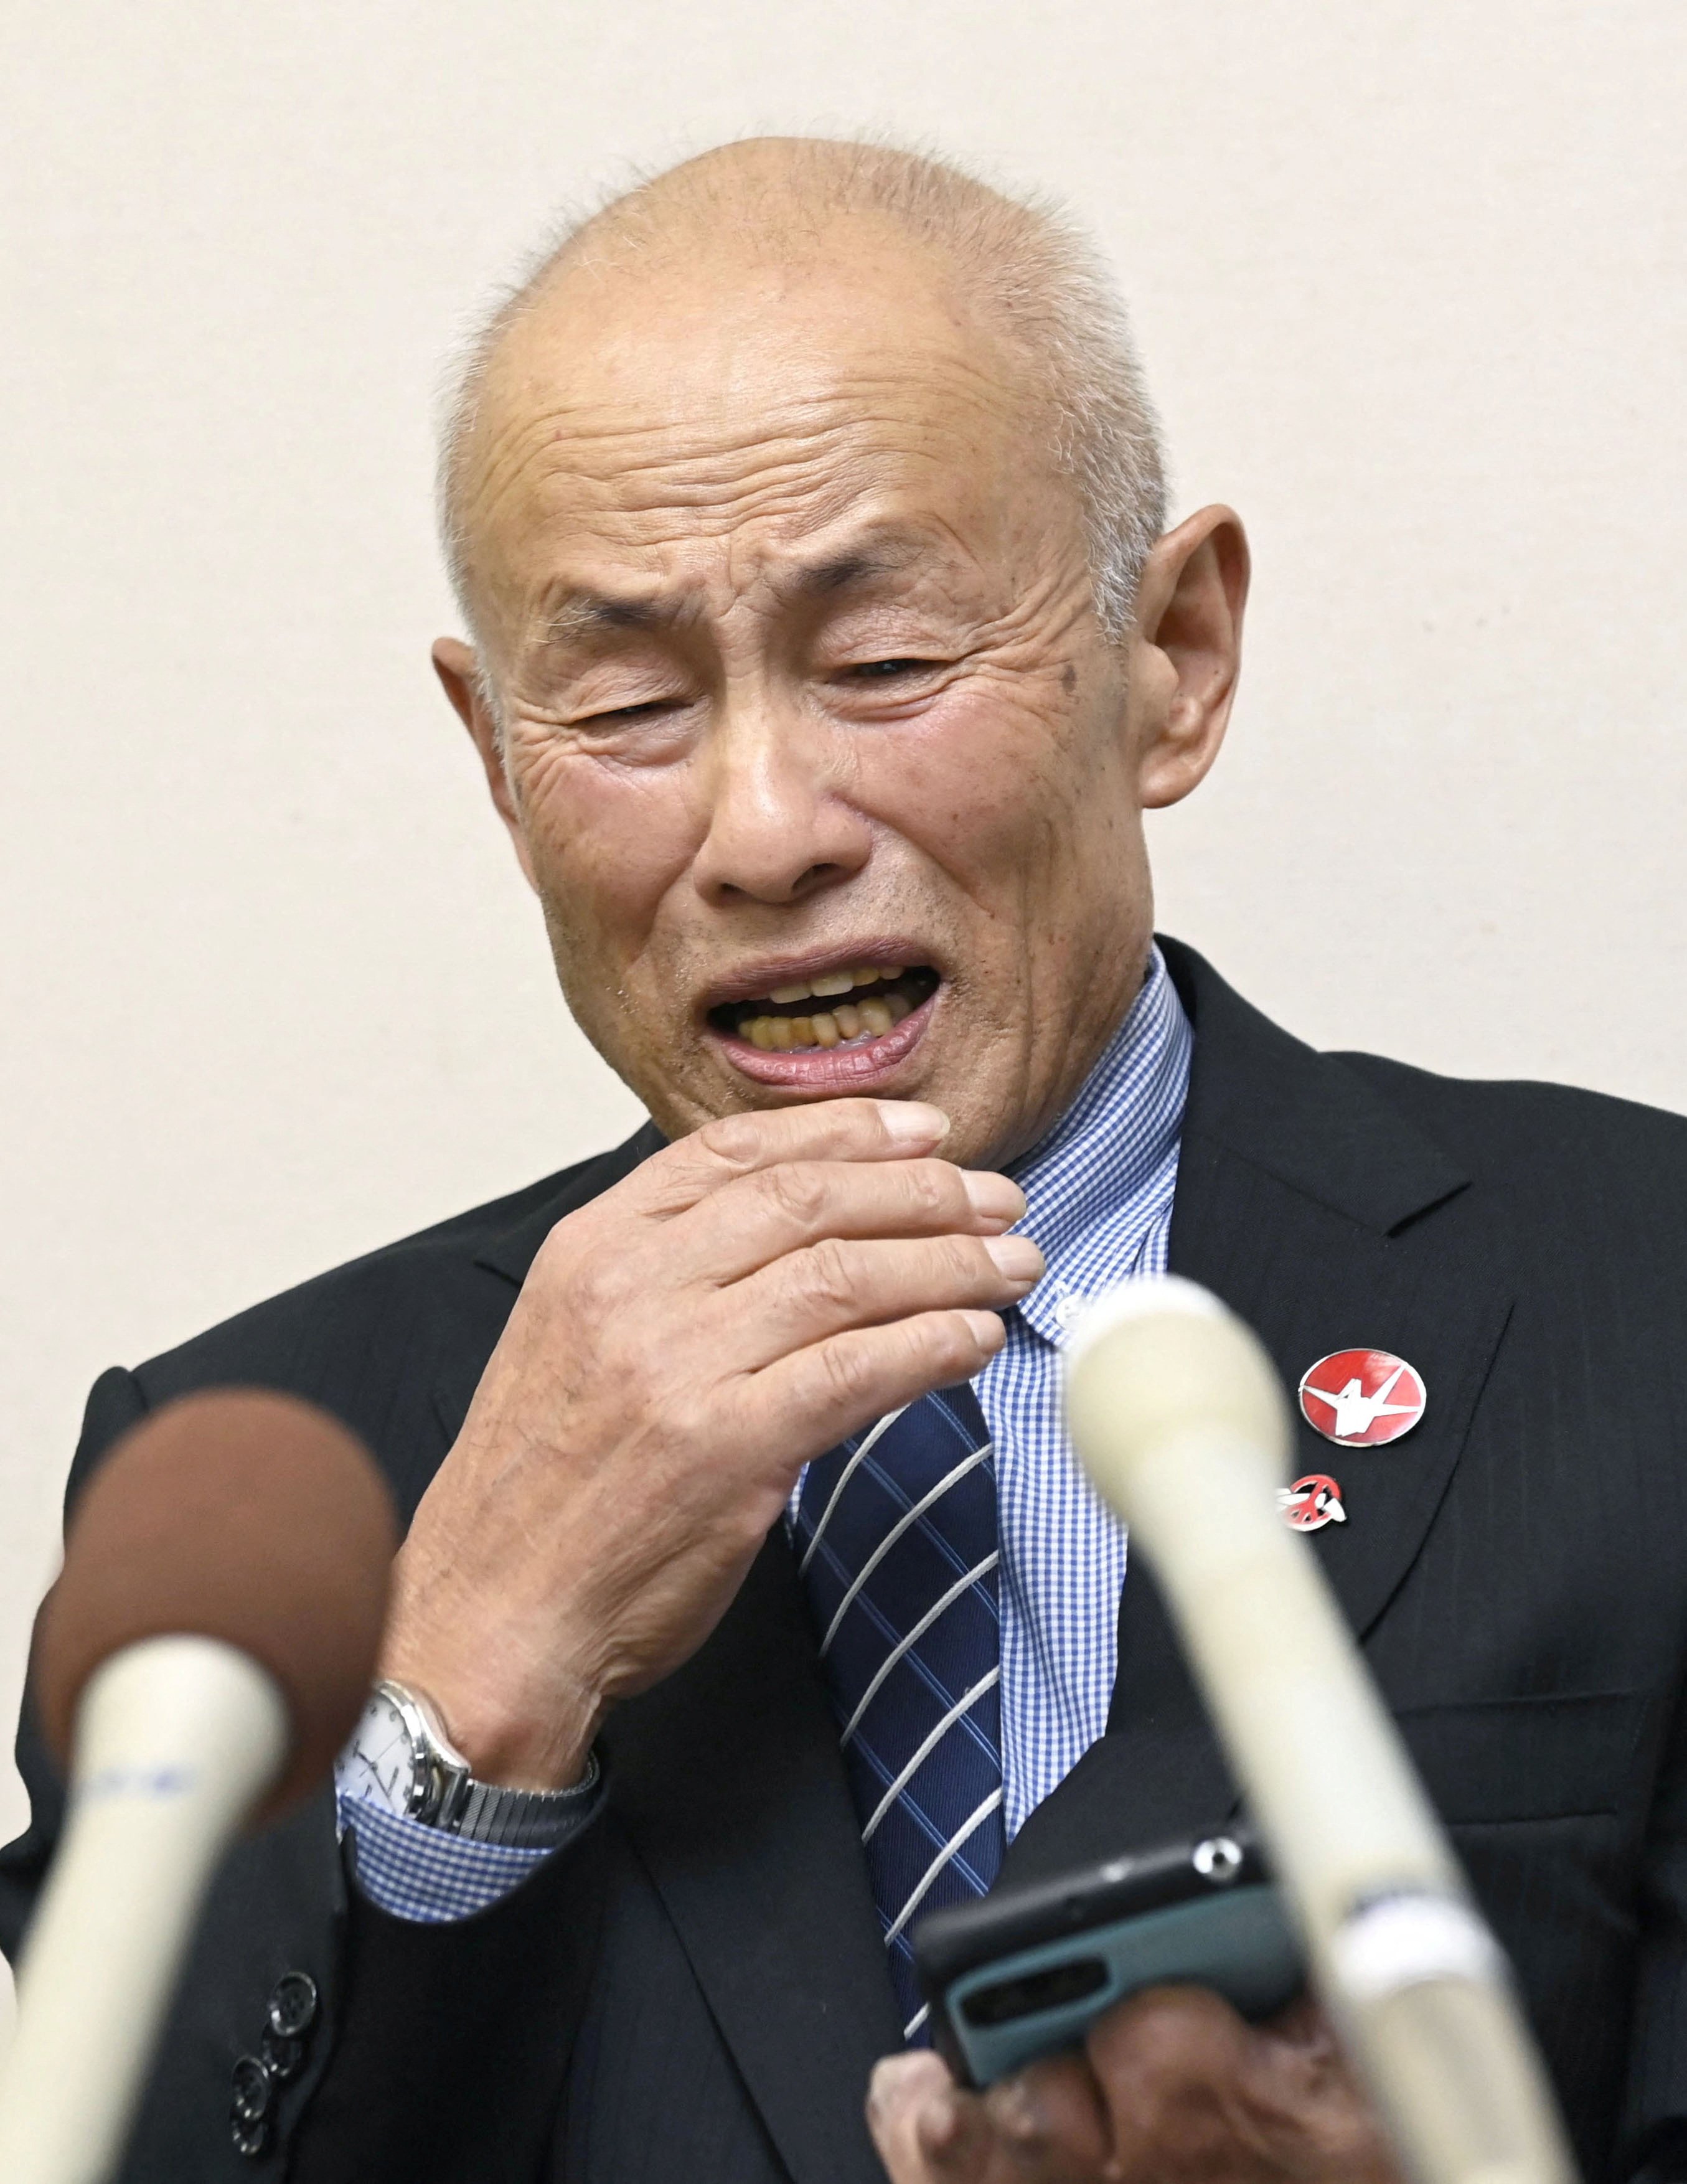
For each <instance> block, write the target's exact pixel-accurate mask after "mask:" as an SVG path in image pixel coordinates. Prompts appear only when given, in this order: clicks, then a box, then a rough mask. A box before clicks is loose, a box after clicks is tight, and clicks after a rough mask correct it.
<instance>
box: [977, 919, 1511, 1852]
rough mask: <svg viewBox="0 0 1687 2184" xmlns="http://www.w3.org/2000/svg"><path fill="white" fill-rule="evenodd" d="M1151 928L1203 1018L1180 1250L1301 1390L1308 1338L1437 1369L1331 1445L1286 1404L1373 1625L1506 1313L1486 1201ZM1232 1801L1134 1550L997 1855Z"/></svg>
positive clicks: (1440, 1481) (1196, 1817)
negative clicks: (1401, 1427) (1394, 1424)
mask: <svg viewBox="0 0 1687 2184" xmlns="http://www.w3.org/2000/svg"><path fill="white" fill-rule="evenodd" d="M1161 945H1162V947H1163V948H1164V949H1165V951H1166V958H1167V961H1168V964H1169V965H1170V967H1171V968H1172V974H1173V977H1174V978H1176V980H1177V983H1178V989H1179V991H1180V993H1181V995H1183V1001H1184V1006H1185V1007H1186V1008H1188V1010H1189V1014H1190V1016H1191V1018H1192V1020H1193V1021H1194V1026H1195V1047H1194V1067H1193V1073H1192V1076H1191V1082H1190V1088H1189V1108H1188V1112H1187V1115H1186V1117H1185V1122H1184V1128H1183V1150H1182V1152H1181V1155H1180V1157H1179V1162H1178V1194H1177V1200H1176V1204H1175V1206H1174V1210H1173V1214H1172V1238H1171V1255H1170V1263H1171V1270H1172V1272H1173V1273H1179V1274H1183V1275H1187V1276H1188V1277H1189V1279H1192V1280H1194V1281H1198V1282H1201V1283H1203V1284H1205V1286H1206V1287H1207V1288H1209V1289H1211V1290H1213V1291H1215V1292H1216V1293H1217V1295H1219V1296H1221V1297H1222V1298H1223V1300H1224V1301H1225V1302H1226V1303H1227V1304H1228V1305H1229V1306H1230V1307H1231V1308H1232V1310H1233V1311H1234V1312H1238V1313H1239V1314H1240V1316H1241V1317H1242V1318H1244V1319H1245V1320H1246V1321H1247V1322H1248V1323H1249V1324H1250V1326H1252V1327H1253V1328H1254V1329H1256V1332H1257V1333H1258V1334H1259V1335H1260V1336H1261V1340H1263V1341H1264V1343H1265V1345H1266V1347H1267V1350H1268V1351H1270V1352H1271V1355H1272V1358H1273V1360H1274V1361H1275V1362H1276V1365H1277V1368H1278V1372H1279V1373H1281V1374H1282V1376H1283V1382H1284V1384H1285V1386H1286V1387H1287V1389H1288V1390H1289V1391H1290V1393H1291V1396H1292V1394H1293V1391H1294V1389H1295V1388H1296V1386H1297V1385H1298V1384H1299V1381H1300V1376H1301V1374H1302V1373H1305V1372H1306V1369H1307V1368H1308V1367H1309V1366H1311V1365H1312V1364H1313V1363H1314V1362H1316V1361H1317V1359H1319V1358H1321V1357H1325V1356H1328V1354H1329V1353H1330V1352H1332V1351H1339V1350H1346V1349H1356V1348H1360V1347H1371V1348H1376V1349H1382V1350H1389V1351H1394V1352H1395V1355H1397V1356H1399V1357H1404V1358H1406V1359H1407V1360H1408V1361H1409V1362H1411V1364H1412V1365H1414V1366H1416V1367H1417V1370H1418V1371H1419V1372H1420V1373H1422V1375H1423V1380H1424V1384H1425V1386H1426V1389H1427V1390H1428V1406H1427V1408H1426V1410H1425V1413H1424V1416H1423V1420H1422V1422H1421V1423H1420V1424H1418V1425H1417V1426H1416V1427H1415V1428H1414V1429H1412V1431H1411V1433H1410V1434H1409V1435H1405V1436H1403V1437H1402V1438H1401V1439H1400V1440H1398V1441H1396V1442H1394V1443H1392V1444H1390V1445H1389V1446H1385V1447H1382V1448H1378V1449H1373V1450H1356V1449H1348V1448H1339V1447H1337V1446H1334V1445H1333V1443H1332V1442H1330V1441H1328V1440H1324V1439H1323V1438H1322V1435H1319V1434H1317V1432H1315V1431H1314V1430H1313V1429H1312V1428H1311V1426H1309V1425H1308V1424H1306V1422H1305V1420H1304V1419H1302V1418H1300V1417H1299V1414H1298V1412H1297V1414H1296V1435H1297V1438H1296V1446H1295V1452H1294V1459H1293V1461H1294V1467H1295V1469H1294V1475H1295V1476H1300V1475H1302V1474H1306V1473H1309V1472H1323V1473H1326V1474H1329V1475H1330V1476H1332V1477H1333V1478H1334V1479H1337V1480H1338V1481H1339V1485H1340V1487H1341V1490H1342V1498H1343V1501H1344V1503H1345V1507H1346V1510H1347V1515H1348V1521H1347V1522H1346V1523H1345V1524H1331V1525H1328V1526H1326V1527H1325V1529H1323V1530H1322V1531H1321V1532H1318V1533H1316V1534H1314V1535H1311V1545H1312V1547H1313V1550H1314V1552H1316V1553H1317V1556H1318V1557H1319V1559H1320V1561H1321V1562H1322V1564H1323V1567H1324V1569H1325V1571H1326V1573H1327V1574H1328V1577H1329V1579H1330V1580H1331V1583H1332V1585H1333V1587H1334V1590H1335V1592H1336V1595H1337V1597H1338V1598H1339V1601H1340V1602H1341V1605H1342V1607H1343V1609H1344V1611H1345V1613H1346V1616H1347V1618H1348V1620H1349V1622H1350V1624H1352V1626H1353V1628H1354V1630H1355V1631H1356V1634H1357V1635H1359V1636H1360V1637H1361V1639H1362V1638H1363V1637H1364V1636H1365V1635H1366V1634H1367V1632H1368V1631H1369V1630H1371V1629H1372V1627H1373V1626H1374V1624H1376V1622H1377V1620H1378V1618H1379V1617H1380V1616H1381V1615H1382V1613H1384V1609H1385V1608H1386V1607H1387V1606H1388V1603H1389V1600H1390V1599H1391V1598H1392V1597H1393V1596H1394V1594H1395V1591H1397V1590H1398V1588H1399V1587H1400V1585H1401V1583H1402V1582H1403V1581H1404V1580H1405V1578H1406V1574H1407V1573H1408V1571H1409V1570H1410V1569H1411V1565H1412V1563H1413V1562H1414V1561H1415V1560H1416V1559H1417V1554H1418V1552H1419V1551H1420V1549H1421V1547H1422V1546H1423V1539H1424V1535H1425V1534H1426V1533H1427V1532H1428V1528H1429V1525H1430V1524H1431V1522H1432V1521H1433V1519H1434V1514H1435V1512H1436V1510H1437V1508H1438V1507H1439V1506H1440V1502H1441V1500H1442V1497H1443V1496H1444V1495H1445V1492H1446V1490H1447V1486H1448V1484H1449V1482H1450V1479H1451V1477H1452V1474H1453V1471H1454V1468H1455V1466H1456V1463H1457V1462H1458V1459H1459V1455H1460V1452H1461V1451H1462V1448H1463V1446H1464V1441H1465V1437H1466V1435H1467V1431H1468V1429H1469V1425H1470V1421H1471V1417H1472V1414H1473V1411H1474V1409H1475V1407H1476V1401H1477V1398H1478V1396H1479V1395H1480V1393H1481V1390H1482V1386H1483V1384H1484V1381H1485V1379H1486V1378H1487V1375H1488V1373H1489V1368H1490V1367H1491V1365H1492V1362H1493V1359H1494V1356H1495V1351H1496V1349H1497V1347H1498V1345H1499V1342H1500V1337H1501V1335H1502V1334H1503V1332H1504V1329H1505V1326H1506V1319H1507V1318H1508V1317H1509V1314H1510V1311H1511V1301H1512V1283H1511V1279H1510V1272H1509V1268H1507V1266H1506V1263H1505V1262H1504V1260H1503V1258H1502V1257H1501V1256H1498V1255H1497V1254H1496V1251H1495V1245H1494V1243H1493V1240H1492V1232H1493V1229H1494V1226H1495V1224H1494V1221H1493V1209H1492V1207H1491V1206H1483V1205H1482V1204H1481V1203H1480V1202H1479V1199H1478V1194H1477V1193H1476V1192H1474V1191H1473V1190H1472V1189H1471V1187H1470V1186H1469V1184H1468V1182H1467V1178H1466V1176H1465V1175H1464V1173H1463V1172H1462V1169H1461V1168H1460V1167H1458V1165H1457V1164H1456V1162H1453V1161H1452V1160H1451V1159H1450V1157H1449V1156H1448V1155H1447V1154H1446V1153H1445V1151H1443V1150H1442V1149H1441V1148H1440V1147H1439V1146H1438V1145H1434V1144H1432V1143H1431V1142H1430V1141H1429V1140H1428V1139H1426V1138H1424V1137H1423V1135H1422V1134H1421V1133H1419V1132H1418V1131H1417V1129H1416V1128H1415V1127H1414V1126H1413V1125H1412V1124H1411V1123H1410V1122H1409V1121H1408V1120H1407V1119H1406V1117H1404V1116H1403V1115H1401V1114H1400V1112H1398V1111H1397V1110H1395V1109H1394V1108H1392V1107H1391V1106H1389V1105H1388V1104H1387V1102H1386V1101H1385V1100H1383V1099H1382V1098H1381V1097H1380V1095H1378V1093H1376V1092H1375V1091H1373V1090H1372V1088H1371V1086H1370V1084H1368V1083H1367V1080H1366V1079H1365V1078H1363V1077H1362V1076H1361V1075H1360V1074H1359V1073H1358V1072H1357V1071H1356V1070H1355V1069H1354V1068H1352V1067H1350V1066H1349V1065H1348V1064H1346V1063H1345V1062H1343V1061H1339V1060H1338V1059H1336V1058H1334V1057H1332V1056H1323V1055H1318V1054H1315V1053H1313V1052H1312V1051H1311V1049H1309V1048H1307V1047H1305V1046H1302V1045H1300V1043H1299V1042H1298V1041H1297V1040H1294V1039H1290V1038H1289V1037H1288V1035H1287V1034H1284V1033H1283V1032H1281V1031H1279V1030H1278V1029H1277V1028H1276V1027H1275V1026H1274V1025H1272V1024H1270V1023H1269V1022H1267V1020H1266V1019H1265V1018H1264V1017H1261V1016H1259V1015H1258V1014H1257V1013H1256V1011H1254V1010H1252V1009H1250V1008H1249V1007H1248V1006H1247V1005H1246V1003H1245V1002H1244V1001H1242V1000H1240V999H1239V997H1238V996H1237V995H1234V994H1233V993H1232V992H1231V991H1230V989H1228V987H1226V986H1225V985H1224V984H1223V983H1222V981H1221V980H1219V979H1218V978H1217V977H1216V976H1215V974H1214V973H1213V972H1211V970H1210V969H1209V968H1208V967H1207V966H1206V965H1205V963H1203V962H1202V961H1200V958H1199V957H1198V956H1194V955H1193V954H1192V953H1191V951H1189V950H1186V949H1182V948H1179V947H1178V945H1177V944H1176V943H1174V942H1170V943H1168V942H1162V943H1161ZM1235 1800H1236V1792H1235V1787H1234V1784H1233V1781H1232V1779H1231V1776H1230V1773H1229V1769H1228V1766H1227V1764H1226V1763H1225V1760H1224V1758H1223V1756H1222V1752H1221V1751H1220V1749H1219V1747H1218V1744H1217V1740H1216V1739H1215V1737H1214V1736H1213V1734H1212V1731H1211V1728H1210V1726H1209V1725H1208V1723H1207V1719H1206V1715H1205V1709H1204V1708H1203V1706H1202V1704H1201V1702H1200V1698H1199V1696H1198V1694H1197V1692H1196V1691H1195V1688H1194V1682H1193V1680H1192V1679H1191V1677H1190V1675H1189V1671H1188V1669H1187V1668H1186V1667H1185V1665H1184V1663H1183V1656H1182V1652H1181V1649H1180V1647H1179V1646H1178V1641H1177V1638H1176V1636H1175V1634H1174V1632H1173V1630H1172V1624H1171V1621H1170V1619H1169V1617H1168V1615H1167V1613H1166V1607H1165V1604H1164V1602H1163V1600H1162V1598H1161V1593H1160V1589H1159V1587H1158V1585H1156V1584H1155V1581H1154V1578H1153V1574H1152V1572H1151V1570H1150V1569H1149V1568H1147V1567H1146V1566H1145V1565H1144V1563H1141V1562H1140V1561H1138V1562H1133V1564H1132V1567H1131V1570H1130V1574H1129V1576H1128V1578H1127V1581H1126V1584H1125V1588H1124V1593H1123V1596H1122V1601H1121V1606H1120V1618H1119V1669H1118V1677H1117V1681H1116V1685H1115V1687H1114V1692H1113V1700H1112V1705H1111V1709H1110V1712H1109V1717H1108V1727H1107V1734H1106V1736H1105V1737H1103V1738H1102V1740H1101V1741H1100V1743H1099V1744H1097V1745H1096V1746H1094V1747H1093V1748H1092V1749H1091V1750H1090V1752H1088V1753H1086V1755H1085V1756H1084V1758H1083V1760H1082V1761H1081V1762H1080V1763H1079V1764H1078V1766H1077V1768H1075V1769H1073V1771H1072V1774H1071V1775H1068V1777H1067V1778H1066V1781H1065V1782H1064V1783H1063V1784H1062V1785H1061V1787H1060V1789H1059V1790H1058V1791H1055V1794H1054V1796H1053V1797H1050V1798H1049V1799H1048V1800H1047V1802H1045V1803H1044V1806H1043V1807H1041V1808H1039V1810H1038V1812H1036V1813H1034V1814H1033V1815H1032V1816H1031V1818H1030V1819H1028V1820H1027V1823H1026V1825H1025V1827H1024V1828H1023V1829H1022V1831H1021V1834H1020V1836H1019V1838H1018V1840H1017V1841H1016V1843H1015V1844H1014V1846H1013V1849H1012V1851H1011V1853H1010V1857H1009V1862H1008V1865H1007V1868H1006V1869H1005V1871H1007V1872H1008V1873H1011V1875H1012V1876H1013V1877H1015V1878H1021V1879H1022V1878H1026V1877H1028V1876H1030V1875H1035V1874H1042V1873H1050V1872H1054V1871H1056V1870H1058V1869H1061V1867H1062V1866H1064V1865H1066V1864H1073V1863H1077V1862H1081V1861H1082V1860H1083V1859H1085V1858H1094V1857H1096V1856H1099V1855H1105V1854H1110V1853H1115V1854H1116V1853H1117V1852H1118V1851H1119V1850H1121V1849H1122V1848H1127V1847H1129V1848H1139V1847H1146V1846H1148V1845H1149V1844H1151V1843H1153V1842H1154V1841H1156V1840H1158V1839H1161V1838H1163V1837H1165V1836H1168V1835H1172V1834H1174V1833H1177V1832H1178V1831H1180V1830H1183V1829H1185V1828H1199V1827H1200V1826H1203V1825H1207V1824H1210V1823H1211V1822H1214V1821H1217V1820H1218V1819H1222V1818H1223V1817H1224V1816H1225V1815H1226V1814H1228V1813H1229V1812H1230V1811H1231V1810H1232V1809H1233V1806H1234V1803H1235Z"/></svg>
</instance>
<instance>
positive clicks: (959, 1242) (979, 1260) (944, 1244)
mask: <svg viewBox="0 0 1687 2184" xmlns="http://www.w3.org/2000/svg"><path fill="white" fill-rule="evenodd" d="M937 1250H938V1263H939V1265H940V1267H941V1268H942V1270H943V1273H944V1277H945V1279H947V1281H948V1282H949V1284H950V1285H951V1286H952V1287H953V1288H955V1289H958V1290H962V1291H964V1292H965V1293H966V1295H972V1293H973V1291H974V1290H977V1288H978V1287H979V1285H980V1284H981V1283H982V1284H987V1285H988V1284H989V1283H990V1282H992V1281H994V1279H995V1278H996V1263H995V1261H994V1259H993V1258H992V1257H991V1256H990V1255H989V1253H988V1251H986V1250H985V1249H984V1247H983V1244H981V1243H980V1242H979V1240H978V1239H977V1237H976V1236H945V1237H944V1238H942V1239H941V1240H940V1241H939V1242H938V1247H937Z"/></svg>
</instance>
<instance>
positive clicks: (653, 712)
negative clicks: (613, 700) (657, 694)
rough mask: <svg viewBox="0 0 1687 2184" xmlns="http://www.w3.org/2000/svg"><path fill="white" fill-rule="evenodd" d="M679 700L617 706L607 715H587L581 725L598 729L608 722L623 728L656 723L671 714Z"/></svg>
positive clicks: (672, 699) (659, 700)
mask: <svg viewBox="0 0 1687 2184" xmlns="http://www.w3.org/2000/svg"><path fill="white" fill-rule="evenodd" d="M678 702H679V700H678V699H675V698H649V699H646V700H645V701H644V703H643V705H616V706H615V707H613V708H612V709H611V710H610V711H609V712H607V713H587V716H585V718H584V719H583V720H582V721H581V722H580V723H579V725H580V726H581V727H599V726H601V725H603V724H604V723H606V722H609V721H619V722H620V723H621V724H622V725H623V726H626V725H628V724H634V723H637V721H654V720H657V719H659V718H660V716H661V715H662V714H664V713H671V712H672V711H673V710H674V707H675V706H676V705H677V704H678Z"/></svg>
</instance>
